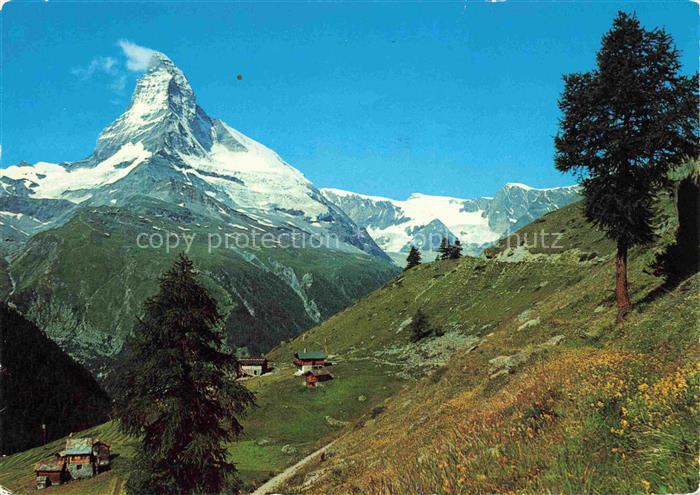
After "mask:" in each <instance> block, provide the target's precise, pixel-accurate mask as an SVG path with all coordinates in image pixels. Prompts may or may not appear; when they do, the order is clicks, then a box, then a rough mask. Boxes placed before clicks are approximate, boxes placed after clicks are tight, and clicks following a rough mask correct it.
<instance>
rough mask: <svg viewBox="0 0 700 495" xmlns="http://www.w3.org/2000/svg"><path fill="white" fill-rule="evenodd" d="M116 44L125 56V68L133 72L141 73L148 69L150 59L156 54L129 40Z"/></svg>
mask: <svg viewBox="0 0 700 495" xmlns="http://www.w3.org/2000/svg"><path fill="white" fill-rule="evenodd" d="M117 44H118V45H119V47H120V48H121V49H122V51H123V52H124V55H125V56H126V68H127V69H129V70H131V71H134V72H143V71H145V70H146V69H148V65H149V63H150V62H151V57H152V56H153V54H154V53H156V51H155V50H151V49H150V48H146V47H145V46H139V45H137V44H136V43H132V42H131V41H129V40H119V41H118V43H117Z"/></svg>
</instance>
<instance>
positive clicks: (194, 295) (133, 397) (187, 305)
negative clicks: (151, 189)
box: [116, 255, 254, 495]
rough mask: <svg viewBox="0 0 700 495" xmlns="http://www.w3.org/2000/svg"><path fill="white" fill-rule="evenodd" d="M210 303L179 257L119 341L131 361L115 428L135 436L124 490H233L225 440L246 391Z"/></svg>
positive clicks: (248, 401)
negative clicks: (125, 337)
mask: <svg viewBox="0 0 700 495" xmlns="http://www.w3.org/2000/svg"><path fill="white" fill-rule="evenodd" d="M220 320H221V315H220V314H219V312H218V310H217V306H216V301H215V300H214V299H213V298H212V297H211V296H210V295H209V293H208V292H207V290H206V289H205V288H204V287H203V286H202V285H201V284H200V283H199V282H198V281H197V278H196V274H195V270H194V267H193V265H192V262H191V261H190V260H189V259H188V258H187V257H185V256H184V255H181V256H180V257H179V258H178V259H177V260H176V261H175V263H174V264H173V266H172V267H171V268H170V270H169V271H168V272H167V273H165V275H164V276H163V277H162V279H161V283H160V291H159V293H158V294H157V295H155V296H154V297H152V298H150V299H148V300H147V301H146V303H145V314H144V316H143V319H142V320H140V321H139V322H138V323H137V324H136V326H135V328H134V332H133V335H132V336H131V337H130V338H129V339H128V340H127V343H126V345H127V352H128V355H129V358H130V361H131V363H133V364H132V365H131V367H130V369H128V370H127V371H124V372H123V376H122V379H121V387H120V390H119V391H118V394H117V398H116V406H117V412H118V417H119V420H120V425H121V428H122V429H123V430H124V431H125V432H127V433H130V434H133V435H135V436H141V438H142V440H141V445H140V448H139V449H138V450H137V453H136V456H135V459H134V463H133V465H134V469H133V470H132V472H131V476H130V478H129V481H128V484H127V491H128V493H130V494H138V495H141V494H145V493H148V494H157V495H161V494H163V495H165V494H167V495H171V494H172V495H181V494H200V493H237V492H238V490H239V488H240V483H239V481H238V477H237V472H236V468H235V466H234V465H233V464H231V463H230V462H229V461H228V453H227V449H226V443H228V442H231V441H233V440H235V439H236V437H237V436H238V435H239V434H240V433H241V431H242V427H241V424H240V422H239V421H238V416H239V415H240V414H241V413H242V412H243V411H244V409H245V408H246V407H248V406H250V405H252V404H253V399H254V398H253V395H252V394H251V393H250V392H249V391H248V390H247V389H246V388H245V387H243V386H242V385H240V384H239V383H237V382H235V381H234V379H235V377H236V359H235V358H234V356H232V355H230V354H227V353H225V352H222V350H221V347H222V344H223V342H222V337H221V334H220V333H219V331H218V330H217V325H218V324H219V322H220Z"/></svg>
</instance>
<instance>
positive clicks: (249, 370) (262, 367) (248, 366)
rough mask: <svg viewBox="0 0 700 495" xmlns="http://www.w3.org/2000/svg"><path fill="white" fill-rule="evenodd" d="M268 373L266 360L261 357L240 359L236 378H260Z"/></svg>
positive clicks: (268, 368) (268, 367)
mask: <svg viewBox="0 0 700 495" xmlns="http://www.w3.org/2000/svg"><path fill="white" fill-rule="evenodd" d="M268 371H270V366H269V363H268V361H267V358H265V357H263V356H257V357H247V358H240V359H239V360H238V376H239V377H241V376H260V375H264V374H265V373H267V372H268Z"/></svg>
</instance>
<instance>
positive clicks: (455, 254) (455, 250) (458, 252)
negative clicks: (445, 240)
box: [450, 239, 462, 260]
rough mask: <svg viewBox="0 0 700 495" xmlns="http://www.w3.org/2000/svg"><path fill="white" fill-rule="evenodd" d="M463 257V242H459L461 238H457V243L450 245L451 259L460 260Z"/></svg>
mask: <svg viewBox="0 0 700 495" xmlns="http://www.w3.org/2000/svg"><path fill="white" fill-rule="evenodd" d="M461 257H462V243H461V242H459V239H455V243H454V244H453V245H452V246H450V259H451V260H458V259H459V258H461Z"/></svg>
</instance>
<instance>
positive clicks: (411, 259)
mask: <svg viewBox="0 0 700 495" xmlns="http://www.w3.org/2000/svg"><path fill="white" fill-rule="evenodd" d="M420 263H421V254H420V250H419V249H418V248H417V247H416V246H411V250H410V251H409V253H408V257H407V258H406V268H404V271H406V270H409V269H411V268H413V267H414V266H418V265H420Z"/></svg>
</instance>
